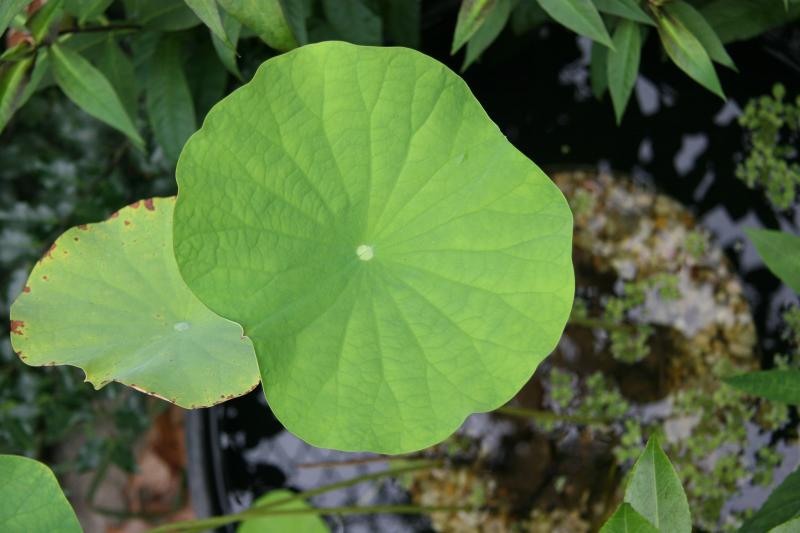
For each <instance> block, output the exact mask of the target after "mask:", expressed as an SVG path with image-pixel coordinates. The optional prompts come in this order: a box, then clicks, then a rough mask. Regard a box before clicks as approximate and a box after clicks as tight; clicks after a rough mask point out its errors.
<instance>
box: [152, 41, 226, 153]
mask: <svg viewBox="0 0 800 533" xmlns="http://www.w3.org/2000/svg"><path fill="white" fill-rule="evenodd" d="M209 48H210V47H209ZM211 57H212V58H213V57H214V56H213V54H212V55H211ZM215 62H216V60H215ZM217 64H218V63H217ZM223 72H224V71H223ZM145 90H146V95H147V115H148V117H149V118H150V125H151V127H152V128H153V134H154V136H155V138H156V141H157V142H158V144H159V146H161V148H162V149H163V150H164V154H165V155H166V156H167V158H168V159H170V160H172V161H177V160H178V156H179V155H180V153H181V149H182V148H183V145H184V144H185V143H186V139H188V138H189V136H190V135H191V134H192V133H194V131H195V130H196V129H197V119H196V117H195V113H194V102H193V101H192V93H191V91H190V90H189V85H188V83H187V82H186V74H185V73H184V71H183V62H182V60H181V46H180V41H179V40H178V38H177V37H173V36H170V35H165V36H163V37H162V38H161V39H160V40H159V42H158V46H157V47H156V51H155V53H154V54H153V56H152V57H151V58H150V65H149V69H148V76H147V87H146V88H145Z"/></svg>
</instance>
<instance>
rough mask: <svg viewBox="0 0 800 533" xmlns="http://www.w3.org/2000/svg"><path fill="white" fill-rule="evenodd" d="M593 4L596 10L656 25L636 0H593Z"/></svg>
mask: <svg viewBox="0 0 800 533" xmlns="http://www.w3.org/2000/svg"><path fill="white" fill-rule="evenodd" d="M594 5H595V6H597V9H598V11H601V12H603V13H608V14H609V15H616V16H618V17H622V18H624V19H628V20H633V21H635V22H641V23H642V24H649V25H651V26H655V25H656V23H655V22H654V21H653V18H652V17H651V16H650V15H648V14H647V12H646V11H645V10H644V9H642V8H641V6H640V5H639V4H638V2H637V1H636V0H594Z"/></svg>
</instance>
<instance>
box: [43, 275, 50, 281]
mask: <svg viewBox="0 0 800 533" xmlns="http://www.w3.org/2000/svg"><path fill="white" fill-rule="evenodd" d="M42 279H43V280H45V281H47V280H48V279H50V278H48V277H47V276H42Z"/></svg>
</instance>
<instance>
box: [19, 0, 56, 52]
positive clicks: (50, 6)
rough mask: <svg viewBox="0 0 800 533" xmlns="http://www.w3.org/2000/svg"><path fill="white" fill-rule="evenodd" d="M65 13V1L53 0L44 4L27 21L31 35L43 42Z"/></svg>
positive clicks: (37, 41) (37, 40)
mask: <svg viewBox="0 0 800 533" xmlns="http://www.w3.org/2000/svg"><path fill="white" fill-rule="evenodd" d="M63 15H64V2H63V1H62V0H51V1H49V2H47V3H46V4H44V5H43V6H42V7H41V8H40V9H39V10H38V11H37V12H36V13H34V14H33V15H31V17H30V18H29V19H28V22H27V23H26V25H27V27H28V30H30V32H31V37H32V38H33V40H34V41H35V42H36V43H41V42H42V41H43V40H44V38H45V37H46V36H47V34H48V33H50V31H51V30H53V29H54V28H55V26H56V25H57V24H58V23H59V22H60V21H61V17H62V16H63Z"/></svg>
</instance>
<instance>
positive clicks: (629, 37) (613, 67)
mask: <svg viewBox="0 0 800 533" xmlns="http://www.w3.org/2000/svg"><path fill="white" fill-rule="evenodd" d="M641 51H642V32H641V31H640V29H639V24H638V23H636V22H633V21H630V20H621V21H620V23H619V24H618V25H617V29H616V30H614V49H613V50H609V51H608V60H607V76H608V88H609V90H610V92H611V102H612V103H613V105H614V114H615V115H616V117H617V124H619V123H620V122H621V121H622V114H623V113H624V112H625V107H626V106H627V105H628V100H629V99H630V97H631V93H632V92H633V87H634V85H636V75H637V74H638V72H639V59H640V56H641Z"/></svg>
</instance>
